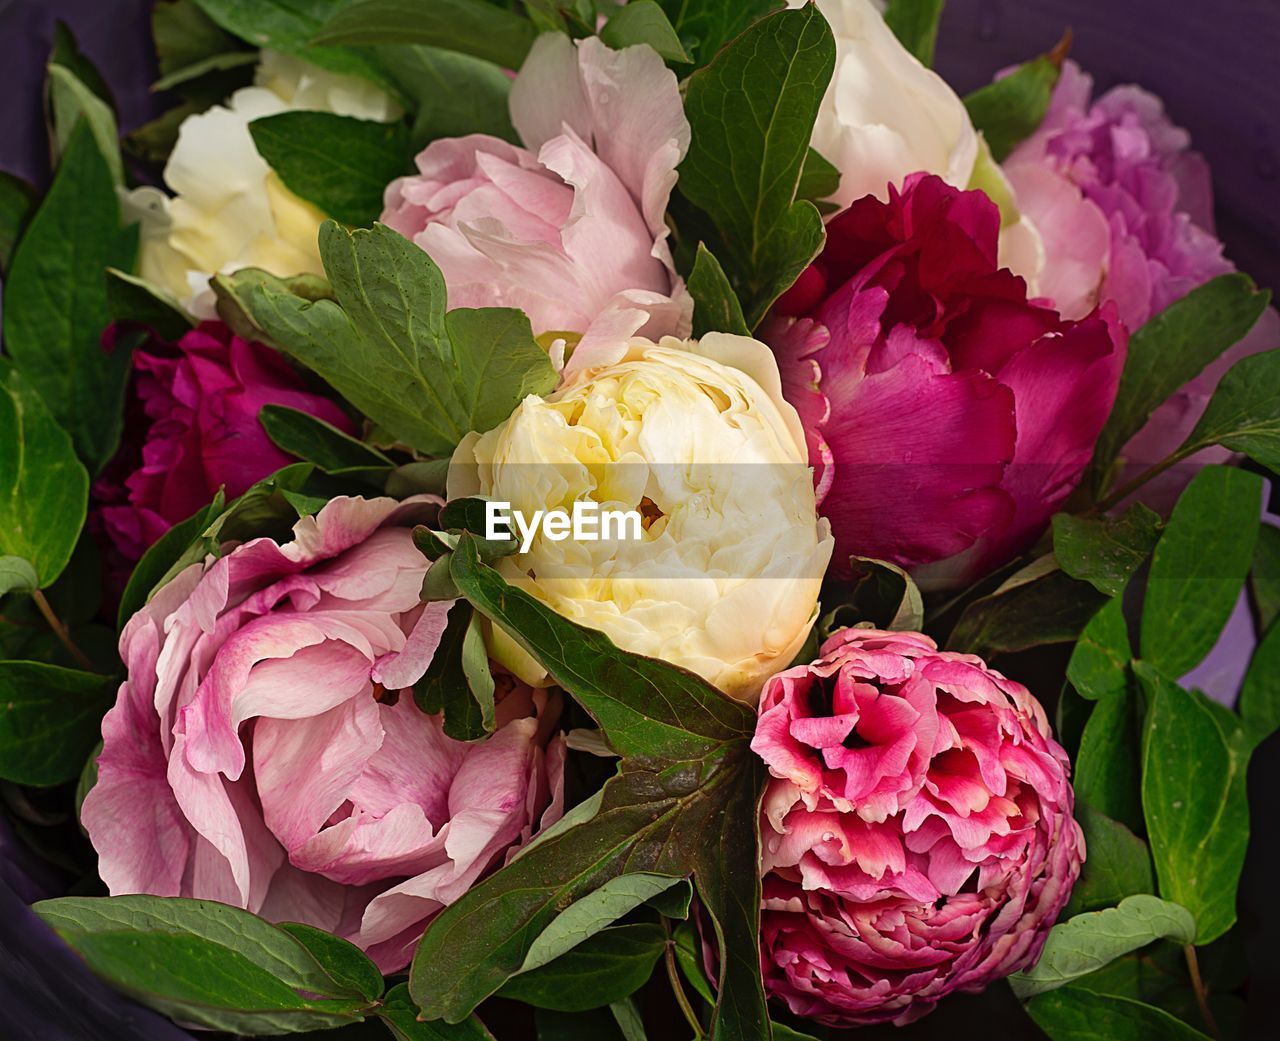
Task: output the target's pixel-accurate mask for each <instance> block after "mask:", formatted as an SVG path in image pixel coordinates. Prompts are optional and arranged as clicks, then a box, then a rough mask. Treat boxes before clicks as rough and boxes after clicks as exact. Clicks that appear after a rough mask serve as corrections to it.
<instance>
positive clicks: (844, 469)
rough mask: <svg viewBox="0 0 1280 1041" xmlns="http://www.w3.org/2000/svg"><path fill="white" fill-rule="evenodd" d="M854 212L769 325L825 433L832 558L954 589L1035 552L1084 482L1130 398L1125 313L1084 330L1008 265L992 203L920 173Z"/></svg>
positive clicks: (790, 391)
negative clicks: (1110, 420) (1105, 432)
mask: <svg viewBox="0 0 1280 1041" xmlns="http://www.w3.org/2000/svg"><path fill="white" fill-rule="evenodd" d="M889 196H890V197H889V201H888V202H887V203H882V202H880V201H879V200H877V199H876V198H874V197H873V196H867V197H866V198H863V199H860V200H859V201H857V202H855V203H854V204H853V205H852V206H851V207H849V209H847V210H845V211H844V212H843V213H841V214H839V215H838V216H836V217H835V218H834V219H833V220H832V221H831V222H830V223H829V224H828V225H827V245H826V247H825V248H824V250H823V252H822V254H821V255H820V256H819V257H818V259H817V260H816V261H815V262H814V263H813V264H812V265H810V266H809V267H808V268H807V269H806V270H805V271H804V272H803V273H802V274H801V276H800V279H799V280H798V281H797V283H796V284H795V285H794V286H793V287H792V288H791V289H790V290H788V291H787V293H786V294H784V296H783V297H782V299H781V300H779V301H778V303H777V305H776V306H775V308H774V311H773V314H772V315H771V317H770V318H769V319H768V320H767V321H766V323H765V324H764V326H763V327H762V328H761V337H762V339H764V340H765V341H766V342H767V343H769V344H770V345H771V346H772V347H773V348H774V350H775V352H776V353H777V355H778V358H779V365H780V368H781V369H782V374H783V385H784V389H785V391H786V393H787V397H788V399H789V400H790V401H791V402H792V404H794V405H795V406H796V408H797V409H798V410H799V412H800V414H801V418H802V419H803V420H804V422H805V427H806V430H807V431H808V434H809V438H810V445H809V447H810V462H811V463H812V464H813V465H814V467H815V469H816V471H817V472H816V475H815V476H816V479H817V481H818V489H819V494H820V496H822V498H823V503H822V512H823V513H824V514H825V515H826V516H827V517H829V518H830V520H831V526H832V530H833V532H834V534H835V538H836V552H835V557H834V559H835V564H836V567H837V569H843V568H845V567H846V566H847V561H848V558H849V556H850V555H851V554H856V555H859V556H866V557H876V558H879V559H882V560H889V561H892V562H894V563H896V564H900V565H902V566H904V567H909V568H913V569H915V570H916V574H917V577H918V578H919V579H920V580H921V582H922V583H926V584H928V585H931V586H944V585H954V584H958V583H960V582H963V581H966V580H969V579H972V578H974V577H976V576H979V575H982V574H985V573H986V572H987V571H989V570H990V569H991V568H993V567H995V566H998V565H1000V564H1003V563H1005V562H1006V561H1008V560H1010V559H1011V558H1012V557H1013V556H1015V555H1016V554H1017V553H1019V552H1021V551H1023V550H1025V549H1026V548H1027V547H1028V546H1029V545H1030V544H1031V543H1032V542H1033V541H1034V540H1035V539H1036V537H1037V536H1038V535H1039V534H1040V532H1041V531H1042V530H1043V528H1044V525H1045V523H1046V522H1047V521H1048V519H1049V516H1050V515H1051V514H1052V513H1053V511H1054V510H1055V509H1056V508H1057V507H1058V506H1059V505H1061V503H1062V501H1063V500H1064V499H1065V498H1066V497H1067V495H1068V494H1070V492H1071V490H1072V489H1073V488H1074V487H1075V486H1076V484H1077V483H1078V482H1079V479H1080V476H1081V474H1082V472H1083V470H1084V467H1085V465H1086V464H1087V463H1088V461H1089V458H1090V456H1091V455H1092V453H1093V445H1094V441H1095V440H1096V439H1097V436H1098V433H1099V432H1100V431H1101V429H1102V425H1103V423H1104V422H1105V421H1106V418H1107V414H1108V412H1109V411H1110V410H1111V405H1112V402H1113V401H1114V400H1115V394H1116V388H1117V386H1118V384H1119V379H1120V371H1121V369H1122V368H1123V365H1124V355H1125V345H1126V342H1127V341H1126V337H1125V333H1124V330H1123V328H1122V326H1121V325H1120V323H1119V322H1118V321H1117V320H1116V317H1115V310H1114V307H1110V306H1107V307H1103V308H1102V309H1100V310H1099V311H1098V312H1096V313H1094V314H1091V315H1090V316H1089V317H1087V318H1084V319H1082V320H1080V321H1075V322H1072V321H1066V320H1064V319H1062V318H1061V317H1060V316H1059V315H1058V313H1057V312H1056V311H1053V310H1052V309H1050V308H1049V307H1046V306H1042V305H1041V304H1039V303H1035V302H1030V301H1028V300H1027V294H1026V284H1025V283H1024V282H1023V280H1022V279H1021V278H1018V277H1017V276H1015V275H1013V274H1011V273H1010V272H1009V271H1008V270H1005V269H997V267H996V243H997V239H998V236H999V225H1000V217H999V214H998V212H997V210H996V207H995V205H994V204H993V203H992V202H991V201H990V200H989V199H988V198H987V197H986V195H984V194H983V193H981V192H976V191H970V192H962V191H960V190H958V189H956V188H952V187H951V186H949V185H947V184H946V183H945V182H943V181H942V180H941V179H940V178H938V177H934V176H928V175H924V174H913V175H912V176H911V177H909V178H908V179H907V182H906V184H905V185H904V186H903V189H902V191H901V192H898V191H896V190H892V189H891V190H890V193H889Z"/></svg>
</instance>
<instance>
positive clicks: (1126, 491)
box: [1088, 448, 1199, 513]
mask: <svg viewBox="0 0 1280 1041" xmlns="http://www.w3.org/2000/svg"><path fill="white" fill-rule="evenodd" d="M1196 450H1197V451H1198V450H1199V449H1198V448H1197V449H1196ZM1190 454H1191V453H1189V452H1182V451H1178V452H1174V453H1173V455H1171V456H1169V457H1168V458H1167V459H1164V460H1162V461H1161V462H1158V463H1156V465H1155V466H1152V467H1150V468H1149V469H1146V470H1143V471H1142V473H1140V474H1138V476H1137V477H1135V478H1133V480H1131V481H1126V482H1125V483H1124V484H1123V485H1121V486H1120V487H1119V488H1117V489H1116V490H1115V491H1114V492H1112V493H1111V494H1110V495H1108V496H1107V497H1106V498H1105V499H1103V500H1102V501H1101V502H1099V503H1097V504H1095V505H1094V507H1093V508H1092V509H1091V510H1089V511H1088V512H1089V513H1106V512H1107V510H1109V509H1111V508H1112V507H1113V506H1116V505H1118V504H1119V503H1122V502H1124V500H1125V499H1127V498H1128V497H1129V496H1130V495H1132V494H1133V493H1134V492H1136V491H1137V490H1138V489H1139V488H1141V487H1142V486H1143V485H1144V484H1146V483H1147V482H1148V481H1150V480H1151V479H1152V478H1155V477H1159V476H1160V475H1161V474H1162V473H1164V472H1165V471H1166V470H1168V469H1169V468H1170V467H1171V466H1174V465H1176V464H1177V463H1180V462H1182V460H1184V459H1185V458H1187V456H1188V455H1190Z"/></svg>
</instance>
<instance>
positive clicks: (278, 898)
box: [82, 498, 563, 972]
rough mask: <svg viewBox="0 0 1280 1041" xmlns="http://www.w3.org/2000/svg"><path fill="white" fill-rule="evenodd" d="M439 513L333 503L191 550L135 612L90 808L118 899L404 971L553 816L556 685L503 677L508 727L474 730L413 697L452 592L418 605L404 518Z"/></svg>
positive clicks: (557, 775) (557, 761)
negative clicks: (264, 925) (280, 537)
mask: <svg viewBox="0 0 1280 1041" xmlns="http://www.w3.org/2000/svg"><path fill="white" fill-rule="evenodd" d="M431 512H433V504H432V503H428V502H425V501H409V502H406V503H403V504H401V503H397V502H395V501H394V500H392V499H370V500H366V499H359V498H342V499H335V500H333V501H332V502H330V503H329V504H328V505H327V506H325V507H324V508H323V509H322V510H321V511H320V512H319V513H318V514H316V515H315V516H314V517H308V518H306V519H304V520H301V521H299V522H298V523H297V525H295V527H294V540H293V541H292V542H289V543H286V544H284V545H279V544H277V543H276V542H274V541H272V540H270V539H265V538H263V539H255V540H254V541H252V542H247V543H244V544H243V545H240V546H238V547H236V548H234V549H232V550H231V551H230V552H229V553H227V554H226V555H225V556H223V557H222V558H221V559H219V560H217V561H214V562H213V563H209V564H193V565H192V566H191V567H189V568H187V569H186V570H185V571H183V572H181V573H180V574H179V575H178V576H177V577H175V578H174V579H173V581H171V582H170V583H169V584H168V585H166V586H165V587H164V588H162V589H161V590H160V591H159V592H158V593H157V594H156V596H155V597H154V598H153V599H152V601H151V602H150V603H149V604H148V605H147V606H146V607H145V608H143V609H142V610H141V611H139V612H138V613H137V614H136V615H135V616H134V617H133V618H132V620H131V621H130V622H129V624H128V625H127V626H126V627H125V630H124V633H123V635H122V636H121V639H120V653H121V657H122V658H123V659H124V662H125V665H126V667H127V669H128V676H127V678H126V680H125V682H124V684H123V685H122V686H121V688H120V693H119V697H118V698H117V701H116V705H115V707H114V708H113V709H112V710H111V711H110V712H108V713H107V716H106V718H105V719H104V721H103V726H102V732H103V749H102V753H101V755H100V756H99V758H98V780H97V784H96V785H95V786H94V788H93V790H92V791H90V792H89V794H88V796H87V797H86V798H85V801H84V807H83V812H82V820H83V823H84V826H85V829H86V830H87V831H88V833H89V837H90V839H91V841H92V842H93V845H94V847H95V848H96V849H97V851H98V856H99V872H100V874H101V876H102V878H103V880H104V881H105V882H106V883H107V886H108V888H109V889H110V891H111V893H112V894H113V895H119V894H122V893H151V894H155V895H157V896H186V897H198V898H203V899H210V900H219V901H222V902H223V903H228V904H233V905H235V906H237V907H244V908H247V909H248V910H250V911H253V912H255V913H257V914H260V915H262V916H263V917H265V918H267V919H269V920H271V921H295V922H305V923H308V924H310V925H315V926H318V927H320V928H323V929H327V930H330V931H332V932H335V933H337V934H338V935H340V936H343V937H346V938H347V939H349V940H351V941H352V942H354V943H356V944H358V945H359V946H360V947H362V948H364V949H365V950H366V951H367V952H368V953H369V955H370V956H371V957H372V958H373V959H374V961H376V962H377V963H378V965H379V967H380V968H381V969H382V970H383V971H385V972H391V971H395V970H398V969H401V968H403V967H404V966H405V965H406V964H407V963H408V961H409V958H410V956H411V954H412V952H413V947H414V944H415V943H416V941H417V940H418V938H419V937H420V936H421V935H422V932H423V929H424V928H425V926H426V923H427V922H428V921H429V920H430V919H431V918H432V917H433V916H434V915H435V914H436V913H437V912H438V911H439V910H440V909H441V908H442V907H444V906H445V905H447V904H449V903H451V902H452V901H454V900H456V899H457V898H458V897H460V896H461V895H462V894H463V893H465V892H466V891H467V889H468V888H469V887H470V886H471V885H472V884H473V883H474V882H475V881H476V880H477V879H478V878H479V877H480V876H481V875H482V874H484V872H485V871H487V870H488V869H490V868H492V867H494V866H495V865H498V864H501V863H502V861H503V859H504V857H506V856H507V855H508V854H509V853H510V852H511V851H512V850H514V849H515V848H516V847H517V846H519V845H521V844H522V843H523V842H525V841H526V840H527V839H529V837H530V836H531V835H532V834H533V832H534V830H535V829H536V828H537V827H538V826H539V825H540V824H547V823H550V822H551V821H552V820H555V819H557V818H558V817H559V815H560V813H561V809H562V805H563V797H562V791H561V778H562V770H563V743H562V740H561V739H560V738H552V737H551V730H552V728H553V726H554V724H555V721H556V716H557V713H558V708H559V705H558V701H557V698H556V695H555V694H554V693H550V692H547V691H534V690H532V689H530V688H528V687H525V686H523V685H520V684H516V683H514V682H513V681H510V680H509V679H505V680H501V681H500V683H499V688H500V690H501V689H503V688H505V690H506V692H505V696H503V697H502V698H501V701H500V702H499V704H498V708H497V718H498V724H499V725H498V729H497V732H496V733H494V734H492V735H491V736H490V737H488V738H486V739H484V740H481V741H477V742H474V743H466V742H461V741H455V740H453V739H451V738H449V737H447V736H445V734H444V733H443V731H442V729H441V720H440V718H439V717H438V716H428V715H426V714H424V713H423V712H421V711H420V710H419V709H418V708H417V706H416V705H415V704H414V700H413V694H412V691H411V690H410V689H409V688H410V687H411V685H412V684H413V683H414V682H416V681H417V680H418V679H420V678H421V676H422V674H423V672H424V670H425V669H426V667H427V665H428V664H429V663H430V661H431V657H432V655H433V654H434V652H435V649H436V646H437V645H438V643H439V640H440V636H441V633H442V631H443V627H444V615H445V613H446V611H447V609H448V604H438V603H437V604H430V605H426V606H424V605H422V604H421V603H420V602H419V591H420V588H421V585H422V578H423V575H424V573H425V569H426V561H425V559H424V558H423V557H422V555H421V554H420V553H419V552H418V550H417V549H416V548H415V547H414V545H413V540H412V537H411V534H410V527H409V526H410V525H412V524H413V523H414V522H416V521H420V520H424V519H427V518H428V517H429V515H430V513H431ZM397 691H398V692H399V695H398V697H397V696H396V694H395V692H397Z"/></svg>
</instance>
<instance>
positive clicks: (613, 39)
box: [600, 0, 693, 64]
mask: <svg viewBox="0 0 1280 1041" xmlns="http://www.w3.org/2000/svg"><path fill="white" fill-rule="evenodd" d="M600 39H601V40H603V41H604V42H605V43H607V44H608V45H609V46H610V47H612V48H613V49H614V50H616V51H620V50H622V49H623V48H624V47H633V46H635V45H636V44H648V45H649V46H650V47H652V48H653V49H654V50H655V51H657V52H658V54H660V55H661V56H662V58H663V59H664V60H666V61H673V62H679V63H681V64H687V63H689V62H691V61H693V59H692V58H691V57H689V54H688V52H687V51H686V50H685V49H684V47H683V46H682V45H681V43H680V37H679V36H677V35H676V31H675V29H674V28H672V26H671V22H670V21H669V20H668V18H667V15H666V13H665V12H664V11H663V10H662V8H661V7H660V6H658V4H656V3H654V0H631V2H630V3H628V4H627V6H626V7H622V8H619V9H618V10H617V11H616V12H615V13H614V15H613V16H612V17H611V18H610V19H609V21H608V22H606V23H605V26H604V28H603V29H601V30H600Z"/></svg>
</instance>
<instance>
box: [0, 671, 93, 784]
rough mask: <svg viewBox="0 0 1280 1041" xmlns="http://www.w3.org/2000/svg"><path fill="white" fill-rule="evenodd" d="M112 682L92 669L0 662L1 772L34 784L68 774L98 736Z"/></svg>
mask: <svg viewBox="0 0 1280 1041" xmlns="http://www.w3.org/2000/svg"><path fill="white" fill-rule="evenodd" d="M114 688H115V684H114V683H113V682H112V681H111V680H110V678H108V677H106V676H99V675H97V674H95V673H92V672H78V671H76V670H73V669H63V668H59V667H58V666H57V665H45V664H43V663H42V662H33V661H5V662H0V777H3V778H4V779H5V780H6V781H16V782H17V783H18V784H30V785H39V786H44V785H52V784H61V783H62V782H64V781H70V780H73V779H74V778H75V777H76V776H78V775H79V773H80V768H81V767H82V766H84V761H85V758H86V757H87V756H88V754H89V752H90V751H91V750H92V749H93V746H94V744H95V743H96V742H97V740H98V736H99V733H98V725H99V723H100V722H101V721H102V715H103V713H104V712H106V710H107V709H108V708H110V707H111V702H112V700H113V697H114Z"/></svg>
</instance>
